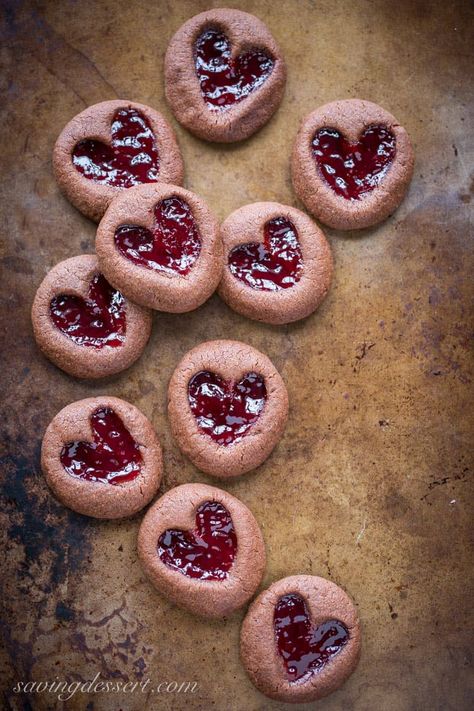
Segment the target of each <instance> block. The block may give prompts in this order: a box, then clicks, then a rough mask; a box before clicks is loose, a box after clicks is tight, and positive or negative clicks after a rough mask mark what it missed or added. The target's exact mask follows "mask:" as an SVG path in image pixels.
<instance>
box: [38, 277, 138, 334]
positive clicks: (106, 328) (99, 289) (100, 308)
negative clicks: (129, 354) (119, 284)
mask: <svg viewBox="0 0 474 711" xmlns="http://www.w3.org/2000/svg"><path fill="white" fill-rule="evenodd" d="M49 312H50V314H51V318H52V320H53V323H54V325H55V326H56V327H57V328H59V330H60V331H62V332H63V333H64V334H65V335H66V336H68V337H69V338H70V339H71V340H72V341H74V343H77V344H78V345H79V346H90V347H92V348H103V347H104V346H112V347H116V346H121V345H122V343H123V342H124V340H125V331H126V318H125V300H124V298H123V296H122V294H121V293H120V291H117V290H116V289H114V288H113V287H112V286H110V284H109V282H108V281H107V280H106V278H105V277H104V275H103V274H97V275H96V276H95V277H94V278H93V279H92V281H91V283H90V286H89V298H88V299H83V298H81V297H80V296H74V295H72V294H60V295H59V296H55V297H54V299H52V300H51V303H50V306H49Z"/></svg>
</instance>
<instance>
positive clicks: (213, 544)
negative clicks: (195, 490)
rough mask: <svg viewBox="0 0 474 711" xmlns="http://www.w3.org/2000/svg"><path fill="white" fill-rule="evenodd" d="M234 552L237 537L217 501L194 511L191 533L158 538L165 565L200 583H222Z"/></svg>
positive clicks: (173, 532)
mask: <svg viewBox="0 0 474 711" xmlns="http://www.w3.org/2000/svg"><path fill="white" fill-rule="evenodd" d="M236 553H237V536H236V533H235V530H234V524H233V522H232V518H231V515H230V513H229V512H228V511H227V509H226V508H225V506H223V505H222V504H220V503H218V502H217V501H206V502H205V503H204V504H201V506H199V508H198V509H197V511H196V528H195V530H194V531H180V530H177V529H168V530H166V531H165V532H164V533H162V534H161V536H160V538H159V539H158V555H159V556H160V559H161V560H162V561H163V563H165V565H167V566H169V567H170V568H174V569H175V570H179V572H180V573H182V574H183V575H187V576H188V577H190V578H200V579H201V580H224V579H225V578H227V575H228V573H229V570H230V569H231V567H232V564H233V562H234V558H235V555H236Z"/></svg>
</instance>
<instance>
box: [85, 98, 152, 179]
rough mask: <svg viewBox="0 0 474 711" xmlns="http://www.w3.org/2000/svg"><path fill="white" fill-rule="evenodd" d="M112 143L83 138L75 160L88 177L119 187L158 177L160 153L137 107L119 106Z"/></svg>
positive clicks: (113, 127) (114, 119)
mask: <svg viewBox="0 0 474 711" xmlns="http://www.w3.org/2000/svg"><path fill="white" fill-rule="evenodd" d="M111 139H112V140H111V145H110V146H109V145H107V144H105V143H102V142H101V141H97V140H94V139H89V138H88V139H85V140H83V141H79V143H76V145H75V146H74V149H73V151H72V162H73V164H74V166H75V167H76V170H78V171H79V173H81V174H82V175H83V176H84V177H85V178H89V180H94V181H97V182H100V183H105V184H106V185H111V186H113V187H116V188H131V187H132V186H133V185H140V184H141V183H154V182H156V181H157V180H158V172H159V157H158V149H157V146H156V141H155V136H154V134H153V131H152V129H151V127H150V124H149V123H148V121H147V119H146V118H145V116H143V114H141V113H140V112H139V111H137V110H136V109H132V108H124V109H119V110H118V111H117V112H116V113H115V115H114V117H113V120H112V124H111Z"/></svg>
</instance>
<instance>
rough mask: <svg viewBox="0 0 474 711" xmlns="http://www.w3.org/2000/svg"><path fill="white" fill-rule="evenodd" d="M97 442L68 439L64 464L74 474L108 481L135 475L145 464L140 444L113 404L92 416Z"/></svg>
mask: <svg viewBox="0 0 474 711" xmlns="http://www.w3.org/2000/svg"><path fill="white" fill-rule="evenodd" d="M90 422H91V427H92V434H93V438H94V441H93V442H68V443H67V444H65V445H64V446H63V448H62V451H61V456H60V459H61V464H62V465H63V467H64V469H65V470H66V471H67V472H68V474H71V475H72V476H74V477H78V478H79V479H87V481H94V482H103V483H108V484H123V483H125V482H127V481H132V480H133V479H135V478H136V477H137V476H138V474H139V472H140V468H141V464H142V461H143V459H142V455H141V452H140V450H139V447H138V444H137V443H136V442H135V440H134V439H133V437H132V435H131V434H130V432H129V431H128V429H127V428H126V427H125V425H124V423H123V422H122V420H121V418H120V417H119V416H118V415H117V413H116V412H114V411H113V410H112V408H110V407H102V408H99V409H98V410H96V411H95V412H94V413H93V414H92V415H91V418H90Z"/></svg>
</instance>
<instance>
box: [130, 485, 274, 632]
mask: <svg viewBox="0 0 474 711" xmlns="http://www.w3.org/2000/svg"><path fill="white" fill-rule="evenodd" d="M207 501H217V502H219V503H220V504H222V505H223V506H225V508H226V509H227V510H228V511H229V513H230V515H231V517H232V521H233V524H234V529H235V532H236V537H237V553H236V557H235V558H234V562H233V565H232V567H231V568H230V570H229V573H228V575H227V578H226V579H225V580H200V579H198V578H190V577H188V576H186V575H184V574H183V573H181V572H180V571H179V570H174V569H173V568H170V567H168V566H167V565H166V564H165V563H163V562H162V561H161V559H160V557H159V555H158V551H157V546H158V539H159V537H160V536H161V534H162V533H163V532H164V531H166V530H167V529H178V530H194V529H195V528H196V511H197V509H198V508H199V506H201V504H203V503H205V502H207ZM138 555H139V558H140V561H141V564H142V566H143V569H144V571H145V573H146V574H147V576H148V578H149V579H150V582H151V583H152V584H153V585H154V586H155V588H156V589H157V590H158V591H159V592H161V593H162V594H163V595H165V596H166V597H167V598H169V599H170V600H172V601H173V602H175V603H176V604H177V605H179V606H180V607H183V608H185V609H187V610H189V611H190V612H193V613H194V614H196V615H200V616H202V617H209V618H221V617H226V616H228V615H230V614H231V613H232V612H233V611H234V610H237V609H238V608H239V607H242V606H243V605H245V603H246V602H247V601H248V600H249V599H250V598H251V597H252V596H253V595H254V593H255V591H256V589H257V588H258V586H259V584H260V582H261V580H262V577H263V573H264V571H265V562H266V561H265V544H264V541H263V537H262V533H261V531H260V528H259V526H258V524H257V522H256V520H255V518H254V516H253V514H252V513H251V511H250V510H249V509H248V508H247V507H246V506H245V504H243V503H242V502H241V501H239V500H238V499H236V498H235V497H234V496H231V495H230V494H228V493H227V492H225V491H222V490H221V489H217V488H215V487H213V486H207V485H205V484H183V485H181V486H177V487H176V488H174V489H171V490H170V491H168V492H167V493H166V494H164V496H162V497H161V498H160V499H159V500H158V501H156V503H155V504H154V505H153V506H152V507H151V508H150V509H149V511H148V512H147V514H146V515H145V517H144V519H143V521H142V524H141V526H140V531H139V534H138Z"/></svg>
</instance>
